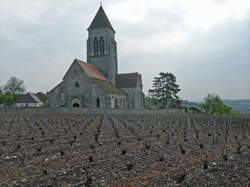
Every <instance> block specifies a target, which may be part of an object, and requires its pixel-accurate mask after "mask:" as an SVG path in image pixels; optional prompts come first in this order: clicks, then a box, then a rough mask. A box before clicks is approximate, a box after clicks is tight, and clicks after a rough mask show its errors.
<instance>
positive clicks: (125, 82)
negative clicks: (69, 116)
mask: <svg viewBox="0 0 250 187" xmlns="http://www.w3.org/2000/svg"><path fill="white" fill-rule="evenodd" d="M115 78H116V80H115V82H116V87H118V88H135V87H136V86H137V80H138V79H139V78H141V75H140V74H138V73H137V72H136V73H124V74H117V75H116V77H115Z"/></svg>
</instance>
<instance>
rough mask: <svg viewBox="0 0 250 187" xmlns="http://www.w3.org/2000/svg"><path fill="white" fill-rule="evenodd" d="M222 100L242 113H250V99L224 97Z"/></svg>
mask: <svg viewBox="0 0 250 187" xmlns="http://www.w3.org/2000/svg"><path fill="white" fill-rule="evenodd" d="M223 102H224V103H225V104H226V105H228V106H231V107H232V108H233V110H237V111H239V112H241V113H243V114H250V99H237V100H229V99H224V100H223Z"/></svg>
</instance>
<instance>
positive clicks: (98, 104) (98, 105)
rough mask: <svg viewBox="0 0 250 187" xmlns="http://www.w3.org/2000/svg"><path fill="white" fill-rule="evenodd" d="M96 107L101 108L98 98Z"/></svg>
mask: <svg viewBox="0 0 250 187" xmlns="http://www.w3.org/2000/svg"><path fill="white" fill-rule="evenodd" d="M96 107H97V108H99V107H100V98H99V97H98V98H96Z"/></svg>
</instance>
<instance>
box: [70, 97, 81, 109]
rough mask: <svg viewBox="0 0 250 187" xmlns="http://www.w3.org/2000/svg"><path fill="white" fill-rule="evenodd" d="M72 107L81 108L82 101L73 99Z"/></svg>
mask: <svg viewBox="0 0 250 187" xmlns="http://www.w3.org/2000/svg"><path fill="white" fill-rule="evenodd" d="M72 106H73V107H80V101H79V100H78V99H76V98H75V99H73V100H72Z"/></svg>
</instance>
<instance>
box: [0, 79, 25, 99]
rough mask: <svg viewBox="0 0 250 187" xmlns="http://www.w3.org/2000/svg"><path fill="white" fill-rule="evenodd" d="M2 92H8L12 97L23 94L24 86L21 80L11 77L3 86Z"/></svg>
mask: <svg viewBox="0 0 250 187" xmlns="http://www.w3.org/2000/svg"><path fill="white" fill-rule="evenodd" d="M4 91H5V92H9V93H11V94H13V95H15V94H17V93H23V92H24V91H25V86H24V82H23V80H19V79H18V78H16V77H11V78H10V79H9V80H8V82H7V84H6V85H5V86H4Z"/></svg>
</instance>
